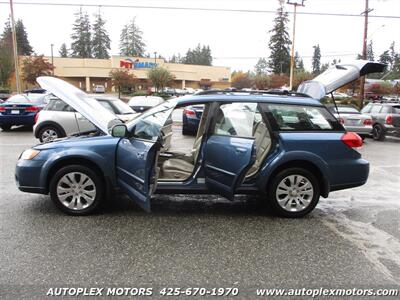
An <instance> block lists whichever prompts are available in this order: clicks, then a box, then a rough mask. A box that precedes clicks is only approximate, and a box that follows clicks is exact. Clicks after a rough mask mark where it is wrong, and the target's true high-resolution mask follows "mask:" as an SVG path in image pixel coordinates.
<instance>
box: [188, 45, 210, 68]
mask: <svg viewBox="0 0 400 300" xmlns="http://www.w3.org/2000/svg"><path fill="white" fill-rule="evenodd" d="M182 62H183V63H184V64H190V65H204V66H211V64H212V55H211V49H210V47H209V46H206V45H203V46H200V44H198V45H197V47H196V48H194V49H193V50H191V49H190V48H189V50H188V51H187V52H186V55H185V57H184V58H183V59H182Z"/></svg>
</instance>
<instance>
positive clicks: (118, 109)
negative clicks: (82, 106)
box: [97, 99, 135, 115]
mask: <svg viewBox="0 0 400 300" xmlns="http://www.w3.org/2000/svg"><path fill="white" fill-rule="evenodd" d="M97 100H98V101H99V102H100V104H101V105H103V106H104V107H105V108H107V109H108V110H110V111H111V112H113V113H115V114H117V115H127V114H133V113H135V112H134V111H133V110H132V108H130V107H129V106H128V105H127V104H125V103H124V102H123V101H121V100H119V99H116V100H105V99H97Z"/></svg>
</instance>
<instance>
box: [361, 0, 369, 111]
mask: <svg viewBox="0 0 400 300" xmlns="http://www.w3.org/2000/svg"><path fill="white" fill-rule="evenodd" d="M368 1H369V0H365V10H364V12H363V13H361V14H364V16H365V17H364V36H363V50H362V59H367V37H368V14H369V13H370V12H371V11H372V9H370V8H369V3H368ZM364 87H365V76H362V77H361V78H360V94H359V95H358V99H359V102H358V107H359V108H360V109H362V108H363V106H364Z"/></svg>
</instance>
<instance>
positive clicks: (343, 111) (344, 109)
mask: <svg viewBox="0 0 400 300" xmlns="http://www.w3.org/2000/svg"><path fill="white" fill-rule="evenodd" d="M329 110H330V111H331V112H333V113H337V112H338V111H339V113H340V114H359V113H360V112H359V111H358V110H357V108H355V107H351V106H338V107H337V110H336V108H335V107H333V106H332V107H330V108H329Z"/></svg>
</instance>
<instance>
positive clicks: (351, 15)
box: [0, 1, 400, 19]
mask: <svg viewBox="0 0 400 300" xmlns="http://www.w3.org/2000/svg"><path fill="white" fill-rule="evenodd" d="M0 4H9V2H8V1H0ZM14 5H37V6H70V7H105V8H134V9H158V10H179V11H185V10H190V11H211V12H231V13H261V14H276V11H275V10H255V9H227V8H204V7H179V6H147V5H128V4H85V3H81V4H78V3H65V2H64V3H62V2H59V3H51V2H23V1H18V2H14ZM288 13H289V14H292V12H288ZM298 14H299V15H309V16H332V17H358V18H359V17H364V16H363V15H359V14H345V13H327V12H298ZM368 17H370V18H385V19H400V16H394V15H369V16H368Z"/></svg>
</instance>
